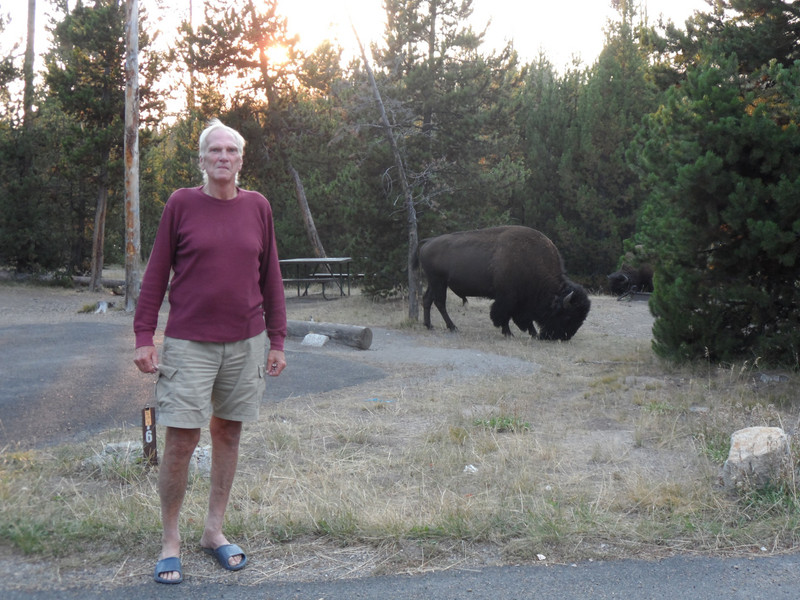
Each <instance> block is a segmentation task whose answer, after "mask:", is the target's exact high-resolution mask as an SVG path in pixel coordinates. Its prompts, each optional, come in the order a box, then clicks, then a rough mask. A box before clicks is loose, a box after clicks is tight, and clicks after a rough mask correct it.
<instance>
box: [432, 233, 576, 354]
mask: <svg viewBox="0 0 800 600" xmlns="http://www.w3.org/2000/svg"><path fill="white" fill-rule="evenodd" d="M418 258H419V263H420V265H421V266H422V269H423V271H424V272H425V276H426V278H427V280H428V289H427V290H425V294H424V296H423V300H422V306H423V311H424V322H425V326H426V327H428V328H429V329H430V328H431V305H432V304H435V305H436V308H437V309H438V310H439V313H440V314H441V315H442V318H443V319H444V322H445V324H446V325H447V327H448V329H450V330H451V331H455V330H456V326H455V324H454V323H453V321H452V320H451V319H450V315H448V314H447V308H446V305H445V304H446V299H447V289H448V287H449V288H450V289H451V290H452V291H453V293H455V294H456V295H457V296H459V297H461V298H462V299H466V298H467V297H469V296H471V297H482V298H489V299H492V300H494V302H493V303H492V307H491V310H490V317H491V319H492V323H494V325H495V326H497V327H500V328H501V330H502V332H503V334H504V335H511V330H510V328H509V322H510V321H511V320H513V321H514V323H515V324H516V325H517V327H519V328H520V329H521V330H522V331H526V332H528V333H530V334H531V335H532V336H534V337H536V336H537V331H536V326H535V325H534V324H538V326H539V332H538V337H539V338H540V339H543V340H568V339H570V338H571V337H572V336H573V335H575V332H576V331H578V328H579V327H580V326H581V325H582V324H583V321H584V319H586V315H587V314H588V313H589V307H590V304H591V303H590V301H589V297H588V296H587V294H586V291H585V290H584V289H583V288H582V287H581V286H580V285H578V284H577V283H574V282H572V281H570V280H569V279H568V278H567V276H566V274H565V273H564V265H563V261H562V260H561V255H560V254H559V252H558V249H557V248H556V247H555V244H553V242H552V241H550V239H549V238H547V236H545V235H544V234H543V233H541V232H539V231H536V230H535V229H531V228H529V227H521V226H514V225H511V226H506V227H492V228H489V229H478V230H475V231H462V232H458V233H448V234H444V235H440V236H438V237H434V238H428V239H425V240H423V241H422V242H420V247H419V253H418Z"/></svg>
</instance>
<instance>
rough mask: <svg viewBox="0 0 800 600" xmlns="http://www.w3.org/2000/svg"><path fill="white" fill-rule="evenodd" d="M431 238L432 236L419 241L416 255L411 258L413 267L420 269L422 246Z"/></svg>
mask: <svg viewBox="0 0 800 600" xmlns="http://www.w3.org/2000/svg"><path fill="white" fill-rule="evenodd" d="M429 239H430V238H425V239H424V240H420V241H419V242H418V243H417V251H416V252H414V256H413V257H412V259H411V266H412V268H414V269H417V270H419V253H420V251H421V250H422V246H424V245H425V242H427V241H428V240H429Z"/></svg>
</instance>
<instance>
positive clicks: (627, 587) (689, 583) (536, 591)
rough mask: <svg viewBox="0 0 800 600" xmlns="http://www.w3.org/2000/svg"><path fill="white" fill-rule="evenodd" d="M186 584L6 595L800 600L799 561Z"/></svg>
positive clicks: (17, 599)
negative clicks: (289, 581) (318, 580)
mask: <svg viewBox="0 0 800 600" xmlns="http://www.w3.org/2000/svg"><path fill="white" fill-rule="evenodd" d="M231 581H232V583H231V584H227V585H223V584H206V583H203V582H202V581H191V580H189V579H187V580H186V581H184V582H183V583H182V584H180V585H177V586H167V585H161V584H157V583H155V582H152V581H147V582H142V583H141V584H140V585H136V586H130V587H124V588H115V589H113V590H92V589H82V590H68V591H64V590H59V591H57V592H2V584H0V592H2V593H0V597H2V598H3V599H4V600H94V599H100V598H103V599H106V598H113V599H114V600H147V599H151V598H152V599H156V598H158V599H159V600H162V599H166V600H169V599H170V598H191V599H192V600H220V599H224V600H256V599H257V600H528V599H531V600H544V599H547V600H549V599H553V600H594V599H596V600H605V599H611V598H617V599H626V600H651V599H652V600H712V599H713V600H718V599H719V600H733V599H743V600H744V599H746V600H762V599H763V600H782V599H787V600H789V599H791V600H797V598H800V557H798V556H797V555H794V556H776V557H762V558H752V559H747V558H737V559H711V558H702V557H691V558H690V557H676V558H670V559H665V560H661V561H658V562H643V561H629V560H626V561H618V562H594V563H584V564H580V565H575V566H568V565H563V566H543V565H531V566H525V567H491V568H486V569H481V570H478V571H445V572H439V573H429V574H427V575H419V576H413V577H412V576H392V577H369V578H364V579H352V580H338V581H330V582H325V581H322V582H310V583H265V584H261V585H257V586H237V585H235V583H233V582H234V581H235V576H233V577H232V579H231Z"/></svg>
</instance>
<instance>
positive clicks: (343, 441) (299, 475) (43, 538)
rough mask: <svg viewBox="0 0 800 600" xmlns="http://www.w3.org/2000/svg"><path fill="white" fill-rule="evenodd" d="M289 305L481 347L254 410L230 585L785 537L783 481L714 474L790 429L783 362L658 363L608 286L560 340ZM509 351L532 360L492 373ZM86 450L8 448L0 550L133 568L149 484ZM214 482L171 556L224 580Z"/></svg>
mask: <svg viewBox="0 0 800 600" xmlns="http://www.w3.org/2000/svg"><path fill="white" fill-rule="evenodd" d="M287 297H288V298H289V310H290V314H289V318H291V319H307V318H308V317H309V316H313V317H314V319H315V320H316V321H327V322H334V323H351V324H357V325H366V326H370V327H373V328H388V329H390V330H395V331H399V332H401V333H403V334H406V335H408V336H411V337H413V339H414V340H415V343H416V344H418V345H419V348H420V352H419V354H420V356H424V352H423V349H425V348H442V347H444V348H451V349H453V350H457V349H474V350H476V351H479V352H480V353H481V354H482V355H484V356H485V357H486V361H487V368H486V370H485V371H481V372H474V371H466V372H465V370H464V369H462V368H460V367H459V365H458V364H453V365H450V366H448V367H446V368H443V369H442V368H439V369H426V368H424V367H419V368H418V367H417V366H415V365H410V364H409V363H408V362H407V361H398V362H396V363H394V367H393V368H388V367H387V370H388V371H389V372H388V375H387V377H386V378H384V379H381V380H378V381H373V382H370V383H368V384H363V385H360V386H354V387H350V388H345V389H339V390H333V391H330V392H327V393H324V394H317V395H313V396H301V397H298V398H294V399H291V400H287V401H284V402H280V403H277V404H272V405H269V406H268V407H267V408H265V410H263V412H262V416H261V420H260V422H259V424H258V426H257V427H250V428H248V429H247V433H246V435H245V438H244V441H243V446H242V458H241V462H240V469H239V472H238V475H237V479H236V481H235V484H234V490H233V495H232V497H233V500H232V503H231V509H230V512H229V516H228V524H227V528H226V531H227V533H228V535H229V537H230V538H231V539H234V540H236V541H237V542H238V543H240V544H242V545H244V546H246V547H247V548H248V551H249V553H250V556H251V560H252V563H251V564H252V566H251V567H250V568H248V569H247V570H246V571H245V572H243V573H242V577H241V579H239V580H237V581H239V582H240V583H247V582H256V581H262V580H264V579H286V578H298V579H299V578H313V577H322V576H324V577H352V576H360V575H367V574H376V573H396V572H419V571H423V570H426V569H436V568H439V569H440V568H452V567H454V566H480V565H488V564H504V563H516V562H520V561H538V560H541V557H539V556H538V555H543V556H545V557H546V560H547V561H550V562H562V561H576V560H580V559H589V558H606V559H608V558H619V557H629V556H647V557H651V556H655V555H663V554H669V553H675V552H693V553H738V552H751V551H755V552H759V553H763V552H782V551H786V550H789V549H792V548H794V546H795V545H796V543H797V541H798V516H800V511H798V504H797V501H796V489H795V486H794V482H786V485H784V486H783V487H781V488H779V489H778V488H776V489H773V490H767V491H764V492H760V493H757V494H751V495H748V496H747V497H734V496H730V495H728V494H726V493H725V492H724V491H723V490H722V489H721V488H720V487H719V485H718V475H719V471H720V467H721V460H722V459H724V454H725V453H726V447H725V444H726V442H727V440H728V438H729V436H730V434H731V433H732V432H733V431H734V430H736V429H738V428H740V427H743V426H749V425H777V426H782V427H784V428H786V429H788V430H790V431H792V432H793V429H794V427H795V423H796V421H797V418H798V407H797V389H798V378H797V376H796V375H794V374H787V375H788V376H789V380H788V381H784V382H779V383H762V382H761V380H760V379H759V378H758V377H757V374H758V373H759V369H758V366H757V365H753V364H751V363H747V364H740V365H727V366H724V367H720V366H714V365H708V364H703V365H694V366H683V367H678V366H675V365H670V364H665V363H663V362H661V361H660V360H658V359H657V358H656V357H655V356H654V355H653V353H652V351H651V349H650V342H649V325H650V316H649V314H648V312H647V307H646V305H644V304H642V303H621V302H617V301H615V300H614V299H612V298H608V297H600V296H596V297H593V298H592V301H593V307H592V311H591V312H590V315H589V318H588V320H587V322H586V324H585V325H584V326H583V328H581V329H580V330H579V331H578V333H577V335H576V336H575V338H574V339H573V340H572V341H570V342H568V343H552V342H540V341H538V340H531V339H530V338H528V337H525V336H522V335H518V336H517V337H515V338H513V339H504V338H503V337H502V336H501V335H500V334H499V331H497V330H496V329H495V328H494V327H493V326H492V325H491V323H490V322H489V318H488V305H489V303H488V302H486V301H482V300H471V301H470V303H469V304H468V305H467V306H466V307H463V308H461V307H459V303H458V302H457V301H454V300H453V299H452V298H451V299H450V302H449V304H450V307H451V315H452V317H453V319H454V321H455V322H456V324H457V325H458V326H459V328H460V333H458V334H451V333H448V332H445V331H443V330H441V329H437V330H436V331H432V332H429V331H427V330H425V329H424V328H423V327H422V326H421V325H420V324H418V323H415V322H409V321H408V319H407V306H406V304H405V303H404V302H403V301H380V302H373V301H370V300H369V299H368V298H365V297H362V296H360V295H359V294H357V293H356V294H354V295H353V296H351V297H350V298H344V299H341V300H336V301H330V302H326V301H323V300H318V299H312V300H307V299H299V300H298V299H296V298H293V297H292V296H291V294H288V295H287ZM434 324H435V325H436V326H437V327H439V328H441V326H442V324H441V320H440V319H438V315H435V316H434ZM356 352H357V351H354V353H356ZM339 356H341V354H339ZM503 358H517V359H521V360H524V361H528V362H529V363H530V365H531V368H530V371H529V372H520V371H519V370H513V371H511V372H508V373H505V372H503V368H502V365H503V364H505V363H504V362H503V360H502V359H503ZM354 359H356V360H358V359H359V358H358V357H357V356H355V355H354ZM495 366H497V368H493V367H495ZM366 398H377V399H380V400H383V401H381V402H365V399H366ZM126 435H128V434H127V433H126V432H113V433H110V434H109V436H108V437H109V439H112V438H117V439H120V438H125V436H126ZM204 441H205V440H204ZM94 450H95V449H92V448H91V447H86V446H84V447H70V448H60V449H55V450H51V451H48V452H43V451H42V452H35V451H32V452H27V453H24V454H23V453H18V454H14V453H10V452H8V451H7V452H4V453H2V454H0V500H1V501H2V506H3V508H2V509H0V540H2V546H3V547H5V549H6V552H11V551H14V552H17V551H20V550H21V551H23V552H25V553H28V555H29V556H30V557H32V559H46V560H48V561H52V562H55V563H57V564H58V565H59V568H60V569H62V571H64V572H65V573H69V572H71V573H77V574H79V573H84V572H86V569H87V567H86V566H85V565H86V561H87V560H88V558H89V557H88V553H89V552H95V551H96V549H97V548H98V547H101V548H103V549H104V552H105V555H106V556H107V557H109V558H108V559H107V564H106V566H105V567H103V568H105V569H106V576H105V579H104V580H105V581H106V583H108V584H113V583H117V582H125V581H127V579H128V578H129V577H141V576H146V575H148V574H149V572H150V569H151V568H152V561H153V559H154V557H155V553H156V551H157V547H158V540H159V525H158V509H157V496H156V491H155V474H154V473H152V472H144V471H141V470H139V469H138V468H136V467H130V466H125V465H119V466H117V467H116V468H112V469H106V470H104V471H103V472H96V471H87V470H85V469H82V468H80V466H79V464H80V459H81V457H84V456H86V455H88V454H90V453H92V452H93V451H94ZM207 485H208V484H207V482H206V481H205V480H203V479H193V481H192V484H191V486H190V490H189V493H188V495H187V500H186V503H185V509H184V513H183V519H184V531H185V534H184V536H185V537H184V539H185V540H186V541H187V549H186V551H185V553H184V564H185V568H186V569H187V570H188V571H192V572H193V573H202V576H203V577H209V578H213V577H218V576H220V575H219V572H218V571H217V570H216V569H214V568H213V566H212V565H211V564H210V563H208V562H207V561H203V559H202V557H201V556H200V555H199V552H197V550H196V548H193V547H192V546H191V543H195V540H197V539H198V538H199V533H200V531H201V527H202V519H203V515H204V513H205V502H206V497H207ZM65 548H69V551H65ZM79 548H86V550H83V551H82V550H80V549H79ZM84 553H86V554H84ZM120 565H124V566H120ZM77 574H76V575H74V576H75V577H78V575H77ZM94 574H95V575H96V572H95V573H94Z"/></svg>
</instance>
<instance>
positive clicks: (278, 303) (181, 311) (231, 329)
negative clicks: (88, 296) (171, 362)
mask: <svg viewBox="0 0 800 600" xmlns="http://www.w3.org/2000/svg"><path fill="white" fill-rule="evenodd" d="M170 271H172V272H173V275H172V281H170ZM168 285H169V304H170V307H169V316H168V318H167V326H166V328H165V330H164V333H165V335H167V336H169V337H174V338H178V339H183V340H193V341H198V342H234V341H240V340H244V339H247V338H251V337H253V336H255V335H258V334H259V333H261V332H262V331H264V329H265V328H266V330H267V335H268V337H269V341H270V348H271V349H272V350H283V343H284V340H285V338H286V302H285V299H284V291H283V281H282V280H281V271H280V265H279V264H278V250H277V245H276V243H275V230H274V226H273V221H272V208H271V207H270V205H269V202H268V201H267V199H266V198H264V196H262V195H261V194H259V193H257V192H250V191H247V190H239V193H238V195H237V196H236V198H234V199H233V200H218V199H216V198H213V197H211V196H209V195H207V194H205V193H204V192H203V191H202V188H199V187H196V188H184V189H179V190H176V191H175V192H174V193H173V194H172V196H170V198H169V200H168V201H167V205H166V206H165V207H164V213H163V215H162V216H161V223H160V224H159V226H158V233H157V234H156V240H155V243H154V244H153V252H152V253H151V255H150V260H149V262H148V264H147V270H146V271H145V274H144V278H143V279H142V290H141V293H140V295H139V302H138V304H137V306H136V315H135V316H134V319H133V330H134V333H135V334H136V347H137V348H138V347H140V346H152V345H153V335H154V334H155V331H156V326H157V325H158V311H159V308H160V307H161V304H162V302H163V301H164V294H165V293H166V291H167V286H168Z"/></svg>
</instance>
